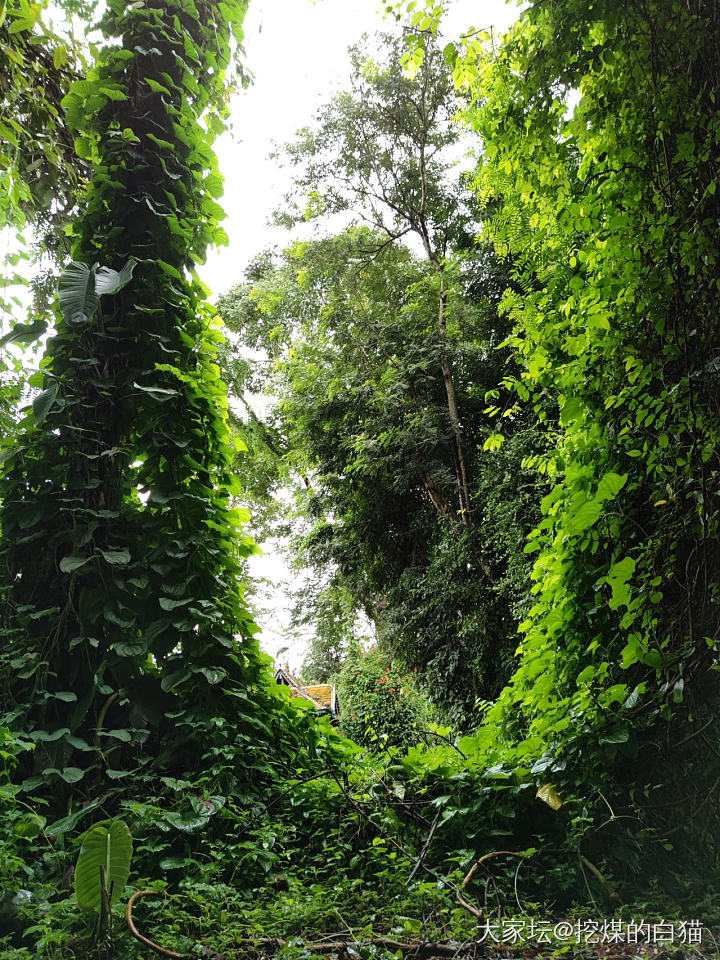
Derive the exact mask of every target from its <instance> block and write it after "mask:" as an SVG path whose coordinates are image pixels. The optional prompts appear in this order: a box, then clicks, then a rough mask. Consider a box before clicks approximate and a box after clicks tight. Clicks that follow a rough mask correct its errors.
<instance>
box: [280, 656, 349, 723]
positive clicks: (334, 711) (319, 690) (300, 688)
mask: <svg viewBox="0 0 720 960" xmlns="http://www.w3.org/2000/svg"><path fill="white" fill-rule="evenodd" d="M275 682H276V683H283V684H285V685H286V686H288V687H290V696H291V697H302V698H303V699H304V700H310V702H311V703H312V704H313V706H314V707H315V709H316V710H322V711H324V712H326V713H329V714H330V716H331V717H336V716H337V715H338V714H339V713H340V705H339V703H338V698H337V691H336V690H335V684H334V683H313V684H309V685H303V684H301V683H300V681H299V680H297V679H296V678H295V677H294V676H293V675H292V674H291V673H290V671H289V670H288V668H287V667H278V668H277V670H276V671H275Z"/></svg>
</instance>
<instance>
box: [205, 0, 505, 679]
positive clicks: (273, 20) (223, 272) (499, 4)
mask: <svg viewBox="0 0 720 960" xmlns="http://www.w3.org/2000/svg"><path fill="white" fill-rule="evenodd" d="M381 9H382V5H381V3H380V2H379V0H317V2H312V0H251V3H250V7H249V10H248V14H247V17H246V20H245V34H246V40H245V51H246V63H247V65H248V67H249V69H250V70H251V71H252V73H253V75H254V83H253V84H252V85H251V86H250V87H249V88H248V89H247V90H244V91H241V92H240V93H238V94H237V95H236V96H235V97H234V100H233V104H232V128H233V129H232V132H231V133H229V134H227V135H225V136H224V137H222V138H221V139H220V140H219V141H218V143H217V144H216V150H217V153H218V158H219V161H220V169H221V171H222V172H223V174H224V175H225V196H224V198H223V199H222V201H221V203H222V204H223V206H224V208H225V210H226V211H227V214H228V217H227V220H225V222H224V224H223V226H224V227H225V229H226V231H227V233H228V235H229V237H230V245H229V246H228V247H224V248H221V249H220V250H219V251H217V252H214V253H213V254H211V255H210V257H209V258H208V262H207V264H206V265H205V267H204V268H203V269H202V270H201V276H202V279H203V280H204V281H205V283H207V284H208V286H209V287H210V288H211V289H212V291H213V297H215V296H217V295H218V294H220V293H223V292H224V291H225V290H227V289H228V288H230V287H231V286H233V285H234V284H236V283H238V282H239V281H240V279H241V277H242V274H243V272H244V270H245V267H246V266H247V264H248V263H249V261H250V260H251V259H252V257H253V256H254V255H255V254H257V253H259V252H260V251H261V250H263V249H266V248H267V247H269V246H271V245H275V244H277V245H280V246H284V245H286V244H287V243H288V242H289V235H288V233H287V232H286V231H285V230H284V229H282V228H277V227H276V228H272V227H270V226H268V225H267V223H266V221H267V219H268V218H269V216H270V215H271V213H272V211H273V210H274V209H275V208H276V207H277V206H278V202H279V201H280V200H281V198H282V196H283V194H284V193H285V192H286V186H287V182H286V181H285V180H284V179H283V175H282V173H281V171H280V170H279V169H278V167H277V165H275V164H273V162H272V161H270V160H269V159H268V154H269V153H270V151H271V149H272V145H273V142H275V143H278V144H282V143H285V142H287V141H288V140H291V139H292V137H293V134H294V133H295V131H296V130H297V129H298V128H300V127H303V126H306V125H308V124H309V123H310V122H311V120H312V115H313V113H314V111H315V110H316V109H317V108H318V107H319V106H320V105H321V104H322V103H324V102H325V101H326V100H327V99H328V98H329V97H330V96H331V95H332V93H333V92H335V91H337V90H341V89H343V87H344V85H345V84H346V82H347V76H348V60H347V56H346V50H347V47H348V46H349V45H351V44H353V43H355V42H357V41H358V40H359V39H360V36H361V35H362V34H363V33H364V32H367V33H373V32H374V31H376V30H387V29H389V28H390V27H391V24H390V23H389V22H388V21H384V20H383V18H382V14H381V13H380V12H378V11H379V10H381ZM517 12H518V7H517V5H516V4H515V3H509V4H505V3H504V2H503V0H455V2H454V4H453V6H452V9H451V10H450V11H449V13H448V16H447V18H446V21H445V24H444V27H443V32H444V34H445V36H446V37H447V39H454V38H455V37H457V36H458V35H459V34H460V33H462V32H465V31H467V30H468V29H469V28H471V27H478V28H483V29H487V28H489V27H490V26H492V27H494V28H495V29H496V30H498V31H500V32H502V31H503V30H504V29H505V28H506V27H507V26H508V25H509V24H510V23H512V21H513V20H514V19H515V18H516V16H517ZM263 546H264V554H263V556H261V557H256V558H253V559H252V561H251V573H252V575H253V577H256V578H262V579H263V580H264V581H265V585H264V587H263V588H261V590H260V591H259V597H258V603H257V606H256V615H257V617H258V621H259V623H260V626H261V628H262V633H261V635H260V641H261V643H262V646H263V648H264V649H265V650H267V652H268V653H270V654H272V655H273V656H275V655H276V653H277V651H278V650H279V649H280V648H282V647H286V646H289V647H290V649H289V651H288V653H287V654H283V655H282V658H281V659H282V660H283V661H284V660H285V658H286V657H287V658H288V660H289V663H290V667H291V669H297V668H298V667H299V666H300V663H301V662H302V659H303V656H304V645H303V644H302V643H298V642H293V641H292V640H290V638H289V637H288V634H287V627H288V623H289V618H290V606H291V598H290V584H291V583H292V582H294V581H296V577H295V574H293V573H292V572H291V571H290V570H289V569H288V568H287V566H286V564H285V562H284V559H283V556H282V554H281V552H280V551H279V550H278V547H277V545H275V544H270V543H268V544H264V545H263Z"/></svg>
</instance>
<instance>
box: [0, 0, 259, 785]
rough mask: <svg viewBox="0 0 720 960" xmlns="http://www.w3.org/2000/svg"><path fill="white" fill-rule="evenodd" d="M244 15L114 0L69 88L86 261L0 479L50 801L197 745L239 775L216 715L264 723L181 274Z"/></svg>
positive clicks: (17, 616)
mask: <svg viewBox="0 0 720 960" xmlns="http://www.w3.org/2000/svg"><path fill="white" fill-rule="evenodd" d="M244 13H245V3H244V2H242V0H229V2H228V3H223V4H215V3H212V2H207V0H199V2H197V3H195V2H193V0H147V2H145V3H142V4H131V5H128V4H126V3H124V2H123V0H111V2H110V3H109V9H108V12H107V13H106V15H105V17H104V20H103V22H102V28H103V31H104V33H105V35H106V37H107V38H108V39H111V40H117V39H121V45H117V44H116V45H108V46H107V47H105V48H104V49H103V50H102V51H101V52H100V54H99V61H98V63H97V65H96V68H95V69H94V70H91V71H90V73H89V75H88V78H87V79H86V80H84V81H81V82H79V83H76V84H74V85H73V87H72V88H71V89H70V92H69V93H68V95H67V97H66V98H65V101H64V106H65V108H66V111H67V117H68V122H69V124H70V125H71V126H72V127H74V128H75V130H76V133H77V140H76V149H77V150H78V152H79V154H80V155H81V156H82V157H84V158H85V159H87V160H89V161H90V162H91V163H92V165H93V169H94V173H93V176H92V179H91V181H90V183H89V185H88V188H87V194H86V198H85V204H84V208H83V210H82V212H81V214H80V216H79V217H78V219H77V221H76V224H75V226H74V231H73V233H74V248H73V257H74V260H75V261H77V262H79V264H81V265H84V266H77V265H75V266H74V267H72V268H71V269H70V271H68V272H66V273H65V274H64V277H63V280H62V284H61V286H62V288H61V307H62V309H63V316H62V317H61V316H58V317H57V332H56V334H55V336H54V337H53V338H52V340H51V341H50V343H49V346H48V350H47V354H46V357H45V359H44V361H43V369H42V374H41V375H40V376H39V377H38V378H37V383H36V386H40V387H42V392H41V393H40V394H39V396H38V397H37V398H36V399H35V401H34V403H33V410H32V413H30V414H28V416H27V417H26V419H25V423H24V432H23V434H22V436H21V437H20V440H19V442H18V443H17V444H16V445H15V446H14V448H13V449H12V450H11V451H9V453H8V454H7V455H6V456H7V472H6V476H5V478H4V479H3V480H2V483H1V485H0V495H1V497H2V515H1V517H0V523H1V527H2V537H1V540H0V570H1V577H2V600H3V604H2V607H3V612H2V628H1V632H0V689H2V697H3V701H2V707H3V713H4V714H5V722H6V723H8V724H10V725H11V726H12V727H13V728H14V729H16V730H19V731H22V732H23V733H25V734H26V735H27V736H28V737H29V739H31V740H34V741H35V742H36V743H37V746H36V749H35V751H34V753H33V757H32V766H33V770H32V777H31V778H30V783H31V784H34V785H36V786H38V787H39V786H40V785H41V784H44V785H45V788H50V789H51V790H52V792H53V796H54V797H55V798H56V799H57V800H58V801H59V802H61V801H62V799H63V789H65V790H66V789H67V788H65V787H64V784H75V783H76V782H77V781H80V780H83V784H82V789H84V790H85V789H86V788H87V789H86V792H88V793H89V791H90V790H91V789H92V788H93V785H95V784H97V783H99V782H102V783H105V784H107V779H106V778H107V777H110V778H111V780H113V779H118V778H120V777H121V775H122V771H123V768H124V767H127V766H128V764H130V763H131V764H132V765H133V766H134V767H136V766H137V763H138V762H140V764H144V763H148V762H152V763H153V764H156V765H158V766H160V767H163V768H165V769H192V766H193V764H194V763H197V762H198V761H199V759H200V758H201V757H203V751H204V750H206V749H209V747H210V745H211V744H212V745H213V746H214V750H211V751H210V753H211V754H212V757H211V758H210V759H208V758H209V757H210V754H209V753H206V754H205V758H206V759H205V763H206V765H207V764H208V763H212V769H213V771H214V773H215V774H216V775H218V776H223V777H225V778H226V779H227V778H232V777H233V776H234V774H233V773H232V772H231V771H230V769H229V765H228V764H227V763H226V762H224V761H223V753H222V751H223V744H224V743H226V741H229V738H230V733H229V732H228V731H227V730H226V726H225V722H224V720H223V719H222V718H223V717H227V716H228V715H231V714H232V715H234V718H235V726H234V729H233V730H232V739H233V742H234V745H235V746H236V747H241V748H242V745H243V742H246V744H247V746H248V749H249V748H250V744H251V741H252V742H253V743H254V742H255V741H262V740H263V738H264V734H266V733H267V728H265V727H264V722H263V721H262V720H261V719H260V716H261V715H263V716H266V715H267V714H268V711H269V704H268V699H269V698H270V696H271V694H270V693H269V692H267V690H268V688H265V690H266V692H264V693H263V692H262V689H263V685H262V682H261V681H262V677H263V663H264V659H263V655H262V654H260V652H259V648H258V646H257V644H256V642H255V641H254V640H253V639H252V635H253V633H254V631H255V627H254V625H253V623H252V620H251V617H250V615H249V614H248V611H247V609H246V607H245V605H244V603H243V600H242V594H241V588H240V586H239V575H240V561H241V558H242V557H243V556H244V555H246V554H248V553H250V552H252V551H253V549H254V547H253V545H252V543H251V541H249V540H248V539H247V538H244V537H243V535H242V534H241V533H240V532H239V529H238V527H239V523H240V522H241V520H242V517H241V516H240V514H239V512H238V511H237V510H233V509H232V501H231V497H232V494H233V493H234V492H235V491H236V480H235V478H234V477H233V476H231V474H230V471H229V455H228V447H229V436H228V431H227V427H226V421H225V409H226V398H225V388H224V385H223V383H222V382H221V380H220V377H219V373H218V368H217V366H216V363H215V354H216V350H217V347H218V344H219V342H221V336H220V334H219V333H218V331H217V329H216V327H215V321H214V317H213V313H212V311H211V309H210V307H209V306H208V305H207V304H206V303H204V301H203V295H204V289H203V286H202V284H201V283H200V282H199V280H198V279H197V277H196V275H195V273H194V265H195V264H196V263H200V262H202V261H203V260H204V257H205V253H206V249H207V247H208V244H210V243H213V242H215V243H217V242H222V238H223V233H222V231H221V230H220V228H219V227H218V221H219V220H220V219H221V218H222V217H223V211H222V209H221V208H220V207H219V205H218V204H217V202H216V200H217V197H218V196H219V195H220V194H221V193H222V179H221V177H220V175H219V174H218V172H217V169H216V162H215V157H214V155H213V153H212V150H211V149H210V143H211V142H212V140H213V138H214V135H215V134H216V133H218V132H219V131H220V130H222V129H223V126H224V124H223V120H222V118H223V115H224V113H225V76H226V72H227V70H228V69H229V68H230V66H231V62H232V50H233V45H234V42H235V43H236V42H237V41H239V40H240V38H241V28H240V25H241V22H242V19H243V16H244ZM233 34H234V37H235V41H234V42H233V40H232V35H233ZM98 262H99V263H100V264H102V265H103V267H105V266H107V267H108V268H110V270H105V269H102V268H101V269H97V263H98ZM133 262H134V270H133ZM93 265H95V266H93ZM123 268H124V269H123ZM112 270H116V271H121V270H122V271H123V273H122V280H123V281H127V282H126V283H125V285H124V286H123V287H122V289H120V284H118V283H117V282H113V277H114V276H115V275H114V274H112V272H111V271H112ZM131 271H132V277H131V278H130V279H128V276H129V274H130V272H131ZM116 279H117V278H116ZM83 283H84V288H83ZM113 287H115V288H117V292H116V293H114V294H113V295H112V296H104V297H102V298H101V299H100V302H99V305H98V304H97V301H96V300H94V299H93V298H94V296H95V293H96V292H98V293H99V292H101V291H102V289H112V288H113ZM73 297H74V298H75V299H74V300H73ZM63 298H64V300H63ZM78 298H79V299H78ZM93 305H94V306H95V309H94V310H93ZM40 381H41V382H40ZM238 636H239V637H240V639H239V640H238V639H237V637H238ZM170 726H172V727H173V728H174V736H173V739H172V743H170V741H169V740H164V734H165V732H166V731H167V730H168V728H169V727H170ZM29 766H30V762H29V761H28V763H27V764H26V765H25V768H24V769H23V770H22V771H21V773H23V774H24V775H25V776H28V774H29V773H30V772H31V771H30V770H29Z"/></svg>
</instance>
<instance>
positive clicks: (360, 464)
mask: <svg viewBox="0 0 720 960" xmlns="http://www.w3.org/2000/svg"><path fill="white" fill-rule="evenodd" d="M382 244H383V238H382V235H381V234H379V233H378V232H372V231H370V230H369V229H368V228H367V227H363V228H354V229H350V230H348V231H345V232H344V233H342V234H340V235H339V236H336V237H332V238H328V239H325V240H320V241H314V242H307V243H300V244H296V245H295V246H293V247H291V248H290V249H289V250H287V251H286V252H285V254H284V255H283V257H282V258H281V259H280V260H279V261H278V262H273V261H272V260H268V259H265V260H264V261H263V265H262V267H261V266H260V264H256V266H255V267H254V268H253V282H252V283H251V284H247V285H244V286H241V287H239V288H236V289H235V290H234V291H232V292H231V293H230V294H228V295H227V296H225V297H223V298H222V299H221V301H220V304H219V309H220V311H221V314H222V316H223V318H224V320H225V322H226V323H227V324H228V325H229V326H230V327H231V329H232V330H233V331H236V332H237V333H238V334H239V336H240V339H241V341H243V342H244V343H245V344H246V345H247V346H249V347H252V348H254V349H255V350H258V348H260V349H261V350H262V351H263V354H262V355H263V359H262V360H261V361H259V363H258V366H257V367H256V376H255V377H253V378H250V380H246V381H245V382H246V383H250V384H252V385H253V386H255V387H257V386H258V385H259V384H258V379H257V375H262V376H264V377H266V378H267V379H266V380H264V382H263V391H264V392H266V393H269V394H273V395H274V396H275V397H276V402H275V405H274V408H271V410H270V411H269V422H268V429H271V430H272V431H273V434H274V436H275V438H276V440H275V442H276V445H277V447H278V450H279V452H280V455H281V457H282V463H283V467H284V469H285V470H286V471H288V470H289V475H290V476H294V477H295V478H296V485H295V489H296V503H297V508H296V522H295V535H294V540H293V552H294V554H295V557H296V562H297V563H298V564H299V565H300V566H302V567H305V568H309V569H311V570H314V571H316V577H317V582H318V583H319V584H320V585H321V589H319V591H318V593H317V594H316V595H315V596H314V597H311V598H309V603H308V602H307V599H308V598H307V596H306V593H307V592H305V594H304V596H303V598H301V601H302V602H303V604H304V605H305V609H306V611H307V614H306V616H305V620H306V623H307V622H308V621H310V622H313V624H314V628H315V630H316V631H317V632H318V633H319V637H320V639H321V644H324V645H325V646H326V647H329V648H330V649H337V647H338V644H340V646H341V647H344V648H347V645H348V641H349V638H350V637H351V636H352V630H351V629H350V628H349V627H348V622H347V615H348V610H347V601H348V595H349V596H350V597H352V598H353V601H354V604H355V606H356V607H357V608H359V609H360V610H362V611H363V613H364V615H365V616H366V617H368V618H369V619H370V620H371V621H372V622H373V623H374V624H375V629H376V631H377V636H378V638H379V640H380V642H381V643H382V644H384V645H385V646H388V647H390V648H391V649H392V650H393V651H394V652H395V653H396V654H398V655H399V656H401V657H402V659H403V661H404V662H405V663H406V664H407V665H409V666H417V667H419V668H421V670H422V676H423V678H424V682H425V683H426V685H427V686H428V688H429V689H430V690H431V692H432V694H433V696H434V697H435V699H436V700H437V701H438V702H439V703H442V705H443V706H444V707H445V708H446V710H448V711H450V712H451V713H452V715H453V716H454V717H455V719H458V720H460V721H461V722H462V723H468V722H470V723H472V722H473V713H472V711H473V705H474V703H475V700H476V699H478V698H488V697H491V696H494V695H495V694H496V693H497V692H498V690H499V689H500V687H501V686H502V684H503V683H504V682H505V681H506V680H507V679H508V677H509V670H510V664H511V662H512V654H513V651H514V649H515V646H516V638H515V629H516V624H517V618H516V614H517V613H518V612H519V609H518V607H519V605H520V604H521V603H522V600H523V587H522V584H523V577H524V575H525V574H526V573H527V570H526V567H527V558H526V557H525V556H524V555H523V554H522V553H519V552H518V551H517V543H518V542H521V541H522V539H523V537H524V536H525V535H526V534H527V532H528V531H529V529H530V527H531V525H532V522H533V519H532V518H533V517H534V512H533V508H532V507H531V504H532V500H533V498H535V499H536V496H535V495H536V494H537V485H536V483H535V482H534V481H533V483H531V484H530V485H529V486H530V488H531V489H527V488H526V487H525V485H524V480H523V472H522V470H521V469H520V461H521V460H522V458H523V456H524V455H526V454H528V453H530V452H534V451H535V449H536V447H535V442H536V439H537V435H536V432H535V430H534V427H533V421H532V418H528V417H527V416H526V415H525V414H523V413H522V412H519V411H516V412H515V414H514V416H513V422H512V424H511V425H509V426H508V431H507V433H508V439H507V441H506V444H505V445H504V446H503V447H502V448H501V449H499V450H490V449H487V450H482V447H483V445H484V444H485V443H486V441H487V440H488V439H490V438H491V435H492V432H493V426H492V421H491V420H490V418H489V417H488V416H487V415H486V414H485V413H484V412H483V411H484V410H485V408H486V405H487V400H486V391H492V393H493V396H495V395H496V394H497V389H496V388H497V385H498V384H499V383H500V381H501V379H502V377H503V375H504V374H505V373H507V372H508V370H507V368H506V367H505V365H504V358H503V356H502V354H501V353H499V352H498V351H497V350H496V349H495V347H496V346H497V344H498V343H499V341H500V340H501V339H502V336H503V335H504V334H503V331H502V327H501V326H499V325H498V319H497V316H496V313H495V310H494V304H493V300H492V294H493V293H494V291H495V290H497V289H498V288H501V287H502V281H501V280H500V279H499V278H498V277H493V273H494V269H495V267H494V265H493V263H492V257H489V258H488V256H487V255H486V254H483V253H482V252H479V251H475V252H474V253H472V254H470V253H468V255H467V257H466V259H465V260H464V261H463V263H462V266H460V264H459V262H458V255H457V254H456V256H455V269H456V270H457V276H455V277H454V282H453V296H452V297H451V298H450V299H449V301H448V304H447V314H448V328H447V330H446V331H445V333H444V334H442V335H440V334H439V333H438V331H437V328H436V314H435V308H436V305H437V301H436V297H435V293H436V289H435V278H434V276H433V275H432V268H430V269H429V268H428V264H427V262H426V261H425V260H424V259H422V258H417V257H416V256H413V254H412V253H411V252H410V251H409V250H408V249H407V248H406V247H404V246H402V245H396V246H385V247H384V248H383V249H382V250H378V247H380V246H382ZM369 251H375V253H374V254H372V255H371V254H370V253H369ZM488 290H489V291H490V293H491V296H488V295H487V292H488ZM461 291H462V293H463V294H464V295H461ZM445 355H447V356H450V357H451V358H452V362H453V366H454V368H455V369H456V370H457V371H458V375H459V378H460V379H459V381H458V391H459V394H460V396H461V397H462V402H463V405H464V407H465V410H466V421H465V436H466V439H467V444H468V450H469V452H471V453H472V460H470V463H471V464H472V466H473V470H474V473H475V475H476V480H475V483H474V485H473V488H472V490H473V494H474V495H475V496H476V498H477V499H478V500H486V501H487V502H488V503H489V504H491V505H492V509H490V510H488V511H486V512H483V514H480V513H479V512H478V514H477V516H476V519H475V521H474V523H473V524H472V525H470V526H466V525H465V524H462V523H458V522H456V521H455V519H454V518H453V517H451V516H450V515H449V514H450V513H451V511H452V508H451V506H450V503H451V500H452V497H453V494H454V492H455V491H456V489H457V487H456V482H457V481H456V473H455V460H454V455H453V454H454V446H453V435H452V432H451V431H450V430H449V429H448V419H447V397H446V393H445V386H444V382H443V377H442V372H441V366H440V364H439V362H438V360H439V358H440V357H441V356H445ZM508 422H509V421H508ZM286 475H287V474H286ZM518 553H519V556H518ZM480 556H485V557H487V558H488V561H489V562H490V563H492V568H493V580H494V582H493V583H490V582H489V581H488V579H487V577H486V576H484V574H483V572H482V570H481V569H480V562H479V557H480ZM328 614H329V616H328ZM338 629H340V633H338ZM317 646H318V644H315V647H317Z"/></svg>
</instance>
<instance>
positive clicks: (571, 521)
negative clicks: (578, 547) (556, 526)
mask: <svg viewBox="0 0 720 960" xmlns="http://www.w3.org/2000/svg"><path fill="white" fill-rule="evenodd" d="M601 513H602V505H601V503H600V502H599V501H597V500H586V501H585V502H584V503H581V504H580V505H579V506H577V507H576V508H575V509H574V510H573V511H572V513H571V514H570V516H569V517H568V519H567V520H566V522H565V527H564V530H565V533H569V534H576V533H582V532H583V530H587V529H588V528H589V527H592V526H593V524H594V523H596V522H597V519H598V517H599V516H600V514H601Z"/></svg>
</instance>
